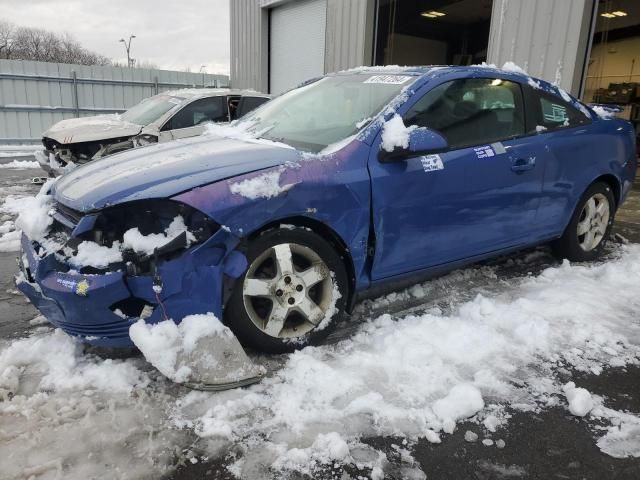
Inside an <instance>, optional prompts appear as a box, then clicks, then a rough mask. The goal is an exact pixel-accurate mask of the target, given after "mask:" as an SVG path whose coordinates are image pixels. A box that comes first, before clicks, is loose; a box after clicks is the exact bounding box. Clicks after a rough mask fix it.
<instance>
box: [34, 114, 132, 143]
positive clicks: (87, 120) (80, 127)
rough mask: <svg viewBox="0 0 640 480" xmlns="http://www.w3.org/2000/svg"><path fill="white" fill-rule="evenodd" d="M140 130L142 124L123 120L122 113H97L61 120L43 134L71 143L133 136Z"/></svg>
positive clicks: (60, 141) (58, 140)
mask: <svg viewBox="0 0 640 480" xmlns="http://www.w3.org/2000/svg"><path fill="white" fill-rule="evenodd" d="M140 130H142V126H141V125H137V124H135V123H131V122H127V121H125V120H122V119H121V118H120V115H97V116H95V117H82V118H68V119H66V120H61V121H60V122H58V123H56V124H55V125H53V126H52V127H51V128H49V130H47V131H46V132H44V133H43V134H42V136H43V137H46V138H52V139H53V140H55V141H57V142H59V143H61V144H69V143H79V142H95V141H97V140H109V139H111V138H119V137H131V136H133V135H137V134H139V133H140Z"/></svg>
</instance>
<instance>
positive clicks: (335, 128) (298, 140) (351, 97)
mask: <svg viewBox="0 0 640 480" xmlns="http://www.w3.org/2000/svg"><path fill="white" fill-rule="evenodd" d="M414 80H415V77H412V76H408V75H375V74H364V73H354V74H352V75H337V76H334V77H325V78H322V79H320V80H318V81H317V82H313V83H311V84H309V85H305V86H303V87H300V88H296V89H295V90H291V91H290V92H287V93H285V94H283V95H281V96H280V97H277V98H275V99H273V100H271V101H270V102H267V103H265V104H264V105H263V106H261V107H260V108H258V109H257V110H254V111H253V112H251V113H249V114H248V115H247V116H245V117H244V118H243V119H241V120H239V122H238V125H239V126H245V128H247V129H248V130H249V131H251V132H253V133H254V134H256V135H257V136H258V137H259V138H265V139H268V140H273V141H277V142H282V143H286V144H289V145H291V146H293V147H295V148H298V149H300V150H306V151H310V152H314V153H317V152H319V151H320V150H322V149H324V148H326V147H327V146H329V145H331V144H333V143H336V142H339V141H340V140H344V139H345V138H347V137H349V136H351V135H354V134H355V133H357V132H358V131H360V130H361V129H362V128H363V127H364V126H365V125H367V124H368V123H369V122H370V121H371V120H372V119H373V117H375V116H376V115H377V114H378V113H379V112H380V110H382V108H383V107H384V106H385V105H386V104H387V103H389V102H390V101H391V100H392V99H393V98H394V97H395V96H396V95H398V94H399V93H400V92H401V90H402V89H403V88H404V87H406V86H407V85H410V84H411V83H412V82H413V81H414Z"/></svg>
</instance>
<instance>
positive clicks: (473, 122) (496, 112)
mask: <svg viewBox="0 0 640 480" xmlns="http://www.w3.org/2000/svg"><path fill="white" fill-rule="evenodd" d="M404 120H405V124H406V125H407V126H409V125H417V126H419V127H427V128H430V129H433V130H437V131H438V132H440V133H441V134H442V135H443V136H444V137H445V138H446V139H447V141H448V142H449V146H450V147H451V148H452V149H457V148H464V147H470V146H472V145H480V144H485V143H491V142H495V141H498V140H505V139H508V138H513V137H517V136H520V135H524V133H525V125H524V107H523V100H522V91H521V89H520V86H519V85H518V84H517V83H514V82H509V81H506V80H500V79H484V78H473V79H460V80H454V81H451V82H447V83H443V84H441V85H439V86H437V87H435V88H434V89H432V90H431V91H429V92H428V93H426V94H425V95H424V96H423V97H422V98H421V99H420V100H418V102H417V103H416V104H415V105H414V106H413V107H412V108H411V109H410V110H409V112H407V114H406V115H405V119H404Z"/></svg>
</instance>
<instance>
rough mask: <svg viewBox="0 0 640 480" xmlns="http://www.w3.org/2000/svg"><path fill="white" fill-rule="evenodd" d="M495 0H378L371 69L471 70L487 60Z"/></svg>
mask: <svg viewBox="0 0 640 480" xmlns="http://www.w3.org/2000/svg"><path fill="white" fill-rule="evenodd" d="M492 5H493V0H458V1H456V0H379V1H378V7H377V18H376V35H375V39H374V42H375V44H374V64H375V65H471V64H475V63H481V62H483V61H485V60H486V59H487V46H488V44H489V26H490V24H491V9H492Z"/></svg>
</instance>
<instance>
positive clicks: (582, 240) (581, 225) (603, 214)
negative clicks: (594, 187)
mask: <svg viewBox="0 0 640 480" xmlns="http://www.w3.org/2000/svg"><path fill="white" fill-rule="evenodd" d="M610 216H611V211H610V207H609V200H608V199H607V197H606V196H604V195H603V194H602V193H596V194H595V195H593V196H592V197H591V198H589V200H587V203H585V205H584V207H583V208H582V212H581V213H580V220H579V221H578V227H577V228H578V232H577V233H578V245H580V248H581V249H582V250H584V251H585V252H590V251H592V250H593V249H595V248H596V247H597V246H598V245H600V243H601V242H602V240H603V239H604V236H605V234H606V232H607V227H608V226H609V218H610Z"/></svg>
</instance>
